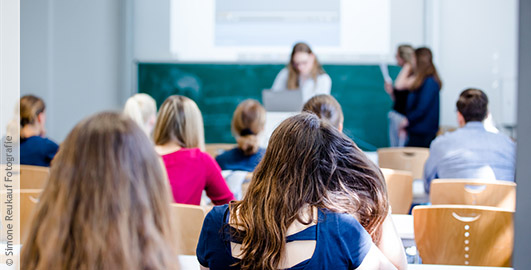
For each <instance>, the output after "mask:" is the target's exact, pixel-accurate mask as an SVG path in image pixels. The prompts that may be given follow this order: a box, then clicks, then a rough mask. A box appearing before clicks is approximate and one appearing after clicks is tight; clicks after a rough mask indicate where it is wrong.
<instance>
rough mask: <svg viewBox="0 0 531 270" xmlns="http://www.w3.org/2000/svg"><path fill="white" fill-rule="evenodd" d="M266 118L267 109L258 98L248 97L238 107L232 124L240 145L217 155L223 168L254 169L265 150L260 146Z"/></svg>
mask: <svg viewBox="0 0 531 270" xmlns="http://www.w3.org/2000/svg"><path fill="white" fill-rule="evenodd" d="M265 119H266V111H265V109H264V107H263V106H262V105H261V104H260V102H258V101H257V100H254V99H247V100H244V101H243V102H242V103H240V104H239V105H238V107H236V110H235V111H234V115H233V117H232V125H231V126H232V133H233V135H234V137H235V138H236V142H237V143H238V146H237V147H236V148H234V149H231V150H229V151H226V152H224V153H223V154H221V155H218V156H217V157H216V161H217V162H218V164H219V166H220V167H221V169H222V170H238V171H247V172H252V171H254V168H255V167H256V165H258V163H259V162H260V160H261V159H262V156H264V152H265V149H263V148H261V147H260V135H261V133H262V131H264V126H265Z"/></svg>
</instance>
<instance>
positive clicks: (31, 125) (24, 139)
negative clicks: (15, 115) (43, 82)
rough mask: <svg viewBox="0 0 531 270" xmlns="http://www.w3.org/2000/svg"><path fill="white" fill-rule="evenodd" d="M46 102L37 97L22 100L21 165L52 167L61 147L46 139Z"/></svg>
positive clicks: (25, 97) (24, 97) (30, 96)
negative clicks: (51, 163)
mask: <svg viewBox="0 0 531 270" xmlns="http://www.w3.org/2000/svg"><path fill="white" fill-rule="evenodd" d="M44 109H45V105H44V101H43V100H42V99H40V98H38V97H36V96H32V95H27V96H23V97H22V98H20V164H23V165H35V166H45V167H48V166H50V162H51V161H52V159H53V157H54V156H55V153H57V150H58V148H59V146H58V145H57V144H56V143H54V142H53V141H51V140H49V139H47V138H45V137H44V136H45V134H46V130H45V128H44V126H45V123H46V115H45V113H44Z"/></svg>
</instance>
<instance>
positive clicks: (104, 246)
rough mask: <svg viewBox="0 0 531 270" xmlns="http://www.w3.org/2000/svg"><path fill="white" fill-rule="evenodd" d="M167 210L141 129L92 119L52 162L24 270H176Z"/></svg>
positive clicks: (115, 118) (114, 118)
mask: <svg viewBox="0 0 531 270" xmlns="http://www.w3.org/2000/svg"><path fill="white" fill-rule="evenodd" d="M169 204H170V194H169V189H168V183H167V180H166V177H165V175H164V171H163V168H162V166H161V164H160V161H159V159H158V157H157V154H156V153H155V151H154V150H153V146H152V145H151V143H150V142H149V140H148V139H147V138H146V136H145V135H143V132H142V130H140V128H139V127H138V126H137V125H136V124H134V122H133V121H131V120H130V119H128V118H126V117H124V116H122V115H120V114H117V113H100V114H97V115H95V116H92V117H89V118H88V119H85V120H83V121H81V122H80V123H79V124H77V125H76V127H75V128H74V129H73V130H72V131H71V132H70V134H69V135H68V136H67V138H66V139H65V141H64V142H63V144H62V145H61V149H60V150H59V152H58V153H57V156H56V158H55V159H54V162H53V163H52V166H51V170H50V178H49V180H48V184H47V185H46V187H45V188H44V191H43V192H42V194H41V196H40V199H39V203H38V204H37V206H36V210H35V214H34V216H33V221H32V223H31V227H30V229H29V234H28V238H27V239H26V241H25V242H24V244H23V246H22V254H21V267H20V269H138V270H141V269H176V268H177V267H178V262H177V261H176V259H175V253H174V251H175V248H174V245H175V243H172V241H171V240H172V239H173V236H172V231H171V227H170V213H169Z"/></svg>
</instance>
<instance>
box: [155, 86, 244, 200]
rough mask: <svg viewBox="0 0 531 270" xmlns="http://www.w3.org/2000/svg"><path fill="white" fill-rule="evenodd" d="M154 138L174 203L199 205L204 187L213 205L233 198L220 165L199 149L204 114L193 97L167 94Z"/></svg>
mask: <svg viewBox="0 0 531 270" xmlns="http://www.w3.org/2000/svg"><path fill="white" fill-rule="evenodd" d="M153 140H154V141H155V150H156V151H157V153H158V154H159V155H160V156H161V157H162V160H163V161H164V165H165V167H166V172H167V174H168V179H169V181H170V186H171V190H172V193H173V198H174V200H175V202H176V203H184V204H195V205H199V204H200V203H201V195H202V193H203V190H205V191H206V193H207V195H208V197H209V198H210V199H211V200H212V202H213V203H214V204H216V205H219V204H225V203H228V202H230V201H231V200H233V199H234V196H233V194H232V192H231V191H230V190H229V188H228V187H227V183H225V179H223V176H222V175H221V169H220V168H219V165H218V164H217V163H216V161H215V160H214V159H213V158H212V157H210V155H209V154H207V153H205V152H203V151H202V150H204V149H205V138H204V128H203V117H202V116H201V111H200V110H199V107H197V104H195V102H194V101H193V100H191V99H189V98H187V97H185V96H179V95H174V96H170V97H168V98H167V99H166V100H165V101H164V103H163V104H162V106H161V107H160V109H159V115H158V117H157V122H156V123H155V130H154V131H153Z"/></svg>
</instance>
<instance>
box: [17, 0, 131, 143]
mask: <svg viewBox="0 0 531 270" xmlns="http://www.w3.org/2000/svg"><path fill="white" fill-rule="evenodd" d="M122 5H123V3H122V1H108V0H77V1H69V0H39V1H29V0H28V1H21V72H20V74H21V91H20V92H21V95H24V94H35V95H37V96H40V97H42V98H43V99H44V101H45V102H46V105H47V110H46V113H47V121H48V122H47V130H48V136H49V137H50V138H52V139H53V140H55V141H56V142H61V141H62V140H63V139H64V138H65V136H66V135H67V134H68V132H69V131H70V130H71V129H72V128H73V127H74V125H75V124H76V123H77V122H79V121H80V120H81V119H83V118H85V117H87V116H89V115H91V114H94V113H96V112H99V111H102V110H115V109H119V108H120V107H121V104H122V102H123V92H124V90H123V89H122V85H123V83H122V78H123V76H122V73H123V72H122V69H121V67H122V66H121V63H122V59H123V54H122V51H123V45H124V44H123V43H124V42H123V34H122V29H123V23H122V20H123V13H122V11H121V10H122Z"/></svg>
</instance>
